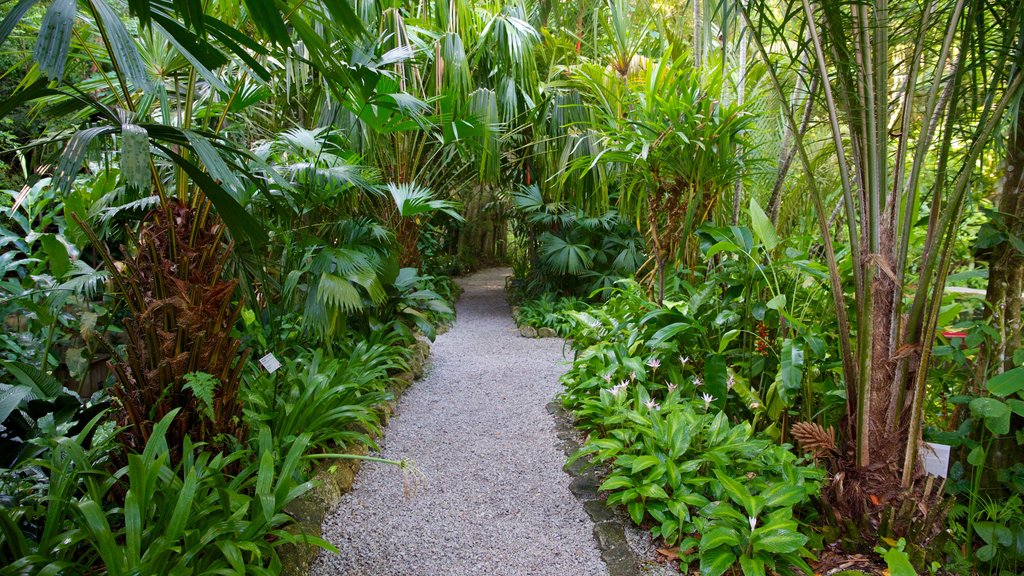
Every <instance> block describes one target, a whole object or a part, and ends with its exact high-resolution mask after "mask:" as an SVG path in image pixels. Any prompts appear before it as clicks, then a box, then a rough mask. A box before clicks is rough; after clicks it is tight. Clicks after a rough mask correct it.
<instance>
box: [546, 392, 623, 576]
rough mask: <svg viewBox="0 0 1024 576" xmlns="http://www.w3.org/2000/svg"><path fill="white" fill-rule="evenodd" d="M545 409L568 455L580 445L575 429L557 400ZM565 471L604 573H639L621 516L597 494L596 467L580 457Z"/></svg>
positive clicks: (597, 471) (599, 476)
mask: <svg viewBox="0 0 1024 576" xmlns="http://www.w3.org/2000/svg"><path fill="white" fill-rule="evenodd" d="M547 409H548V413H549V414H551V416H552V417H553V418H554V420H555V432H556V433H557V435H558V440H559V444H560V445H561V448H562V450H563V451H564V452H565V455H566V456H567V457H568V456H570V455H571V454H572V453H574V452H576V451H577V450H579V448H580V446H581V444H580V441H579V437H578V435H577V432H576V429H575V428H574V427H573V425H572V417H571V416H570V415H569V413H568V412H567V411H566V410H565V408H563V407H562V404H561V403H560V402H559V401H558V400H552V401H551V402H550V403H549V404H548V406H547ZM565 471H566V472H567V473H568V474H569V475H570V476H571V477H572V483H571V484H569V490H570V491H571V492H572V493H573V494H574V495H575V496H576V498H578V499H579V500H580V501H581V502H583V508H584V509H585V510H586V511H587V514H588V515H589V516H590V519H591V520H593V522H594V540H596V541H597V547H598V549H599V550H600V551H601V559H602V560H604V563H605V565H606V566H608V574H609V575H610V576H641V574H643V572H642V571H641V570H640V564H641V561H640V559H639V558H637V556H636V555H635V554H634V553H633V549H632V548H630V546H629V541H628V540H627V539H626V527H625V524H624V522H623V518H622V515H621V514H619V513H617V512H616V511H615V510H613V509H612V508H610V507H609V506H608V504H607V503H606V502H605V500H604V499H603V498H601V497H600V496H598V494H597V488H598V486H600V485H601V474H600V470H599V469H598V468H596V467H593V466H592V467H589V468H588V467H587V466H586V462H584V459H583V458H580V459H579V460H576V461H575V462H573V463H572V465H570V466H566V467H565Z"/></svg>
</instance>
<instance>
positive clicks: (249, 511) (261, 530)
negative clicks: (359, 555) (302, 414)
mask: <svg viewBox="0 0 1024 576" xmlns="http://www.w3.org/2000/svg"><path fill="white" fill-rule="evenodd" d="M174 416H175V413H174V412H172V413H171V414H168V416H166V417H165V418H163V419H162V420H161V421H160V422H159V423H158V424H157V425H156V426H155V427H154V429H153V435H152V436H151V437H150V439H149V441H148V442H147V443H146V445H145V449H144V450H143V451H142V453H140V454H128V455H127V464H126V465H125V466H123V467H122V468H120V469H119V470H118V471H117V472H116V473H115V474H113V475H109V476H108V475H107V474H106V473H105V472H104V470H103V469H104V467H106V466H110V465H111V462H110V460H109V459H108V451H109V450H111V449H113V445H112V440H113V438H114V436H113V434H111V432H112V431H111V430H110V429H109V428H106V429H105V430H104V429H102V428H101V429H96V430H95V431H94V429H93V428H94V426H95V424H96V422H97V421H98V419H97V420H94V421H93V423H92V424H90V426H89V427H88V428H87V429H86V430H85V431H83V432H82V433H80V434H79V435H78V436H76V437H73V438H67V437H63V438H54V439H53V441H52V444H51V445H50V447H49V448H50V449H49V451H48V453H47V456H45V457H44V458H42V459H39V460H36V461H34V462H32V463H31V465H34V466H39V467H40V468H41V469H43V470H45V471H46V472H47V473H48V474H49V475H50V482H49V483H47V484H46V486H45V487H44V488H43V492H41V493H32V492H31V491H29V492H28V493H26V494H21V495H20V496H19V498H18V500H16V502H15V505H14V506H13V507H10V508H3V509H0V526H2V529H0V536H2V539H0V560H2V561H3V564H4V565H5V568H4V569H3V573H5V574H6V573H10V574H19V573H24V572H33V573H34V572H36V571H39V570H42V571H44V572H49V571H54V570H57V571H60V572H61V573H67V574H72V573H82V574H84V573H95V574H127V573H141V574H194V573H211V572H220V573H229V574H250V573H251V574H271V573H274V572H276V571H278V570H279V569H280V561H279V559H278V556H277V549H278V548H279V547H280V546H282V545H284V544H288V543H295V542H310V543H316V544H321V545H326V544H325V543H323V542H322V541H321V540H319V539H317V538H313V537H310V536H305V535H300V534H295V533H294V532H292V531H289V530H287V529H286V528H287V526H288V525H289V524H291V523H292V518H291V517H290V516H289V515H287V514H286V513H284V512H283V510H284V507H285V506H286V505H287V504H288V503H289V502H291V501H293V500H294V499H295V498H298V497H300V496H301V495H302V494H303V493H305V492H307V491H308V490H309V489H310V488H311V487H312V485H311V484H310V483H308V482H304V481H303V480H302V478H301V475H300V474H299V472H298V470H297V467H298V465H299V463H300V462H301V459H302V456H303V453H304V452H305V450H306V446H307V443H308V442H309V437H308V436H304V435H303V436H299V437H296V438H294V439H293V441H292V442H291V443H290V446H289V448H288V449H287V450H286V451H282V452H281V453H280V454H279V455H278V453H276V448H277V444H275V442H274V441H273V439H272V437H271V434H270V433H269V431H266V430H263V431H261V432H260V434H259V438H258V440H256V441H255V442H254V443H253V445H252V447H251V448H244V449H242V450H237V451H234V452H232V453H231V454H229V455H225V454H222V453H215V452H212V451H210V450H207V449H206V448H205V447H203V446H202V445H193V444H192V442H191V441H189V440H186V441H185V444H184V445H183V447H182V449H181V453H182V455H183V457H182V458H181V461H180V462H179V463H177V464H173V463H171V462H170V460H169V457H168V455H169V452H168V446H167V443H166V433H167V430H168V428H169V427H170V426H171V423H172V420H173V418H174ZM211 543H212V545H211Z"/></svg>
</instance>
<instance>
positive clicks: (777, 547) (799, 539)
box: [751, 525, 807, 554]
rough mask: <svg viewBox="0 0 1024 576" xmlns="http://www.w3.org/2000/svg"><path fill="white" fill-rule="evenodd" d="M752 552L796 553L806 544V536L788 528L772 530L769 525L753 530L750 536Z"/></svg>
mask: <svg viewBox="0 0 1024 576" xmlns="http://www.w3.org/2000/svg"><path fill="white" fill-rule="evenodd" d="M751 541H752V542H753V544H754V550H763V551H765V552H771V553H773V554H786V553H789V552H796V551H797V550H799V549H800V547H801V546H803V545H804V544H806V543H807V536H804V535H803V534H801V533H799V532H796V531H795V530H790V529H788V528H772V527H771V525H768V526H765V527H764V528H758V529H756V530H754V533H753V534H752V535H751Z"/></svg>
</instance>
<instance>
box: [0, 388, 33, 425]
mask: <svg viewBox="0 0 1024 576" xmlns="http://www.w3.org/2000/svg"><path fill="white" fill-rule="evenodd" d="M29 394H30V390H29V389H28V388H26V387H24V386H8V385H6V384H5V385H3V387H2V388H0V423H3V421H4V420H7V417H8V416H10V415H11V412H14V411H15V410H16V409H17V408H18V405H20V404H21V401H22V400H23V399H24V398H25V397H26V396H28V395H29Z"/></svg>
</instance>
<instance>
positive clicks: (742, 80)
mask: <svg viewBox="0 0 1024 576" xmlns="http://www.w3.org/2000/svg"><path fill="white" fill-rule="evenodd" d="M741 1H742V2H743V7H744V10H745V9H746V0H741ZM738 30H739V37H740V55H739V56H740V67H739V73H738V78H737V79H736V104H738V105H740V106H742V105H743V100H744V97H745V96H746V87H747V30H746V24H745V23H744V22H743V20H742V19H740V21H739V29H738ZM722 49H723V50H724V49H725V47H724V46H723V48H722ZM742 197H743V181H742V180H741V179H739V178H737V179H736V184H735V185H734V186H733V191H732V225H733V226H736V225H738V224H739V223H740V201H741V200H742Z"/></svg>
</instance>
